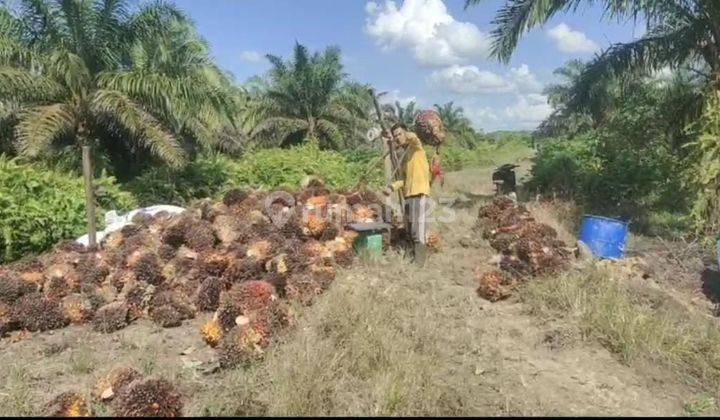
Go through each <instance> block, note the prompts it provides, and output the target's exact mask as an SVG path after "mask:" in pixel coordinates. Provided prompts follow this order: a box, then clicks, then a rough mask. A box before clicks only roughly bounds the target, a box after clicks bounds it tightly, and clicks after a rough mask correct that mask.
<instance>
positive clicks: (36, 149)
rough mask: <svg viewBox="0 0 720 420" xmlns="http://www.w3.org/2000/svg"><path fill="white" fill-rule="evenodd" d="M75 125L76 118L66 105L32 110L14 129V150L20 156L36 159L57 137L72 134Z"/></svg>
mask: <svg viewBox="0 0 720 420" xmlns="http://www.w3.org/2000/svg"><path fill="white" fill-rule="evenodd" d="M75 125H76V116H75V114H74V112H73V110H72V108H70V107H69V106H68V105H67V104H53V105H47V106H39V107H35V108H32V109H30V110H28V111H26V112H25V113H23V114H22V115H21V116H20V122H19V123H18V125H17V126H16V127H15V139H16V140H15V141H16V143H15V144H16V149H17V151H18V153H19V154H20V155H22V156H28V157H37V156H39V155H40V154H42V153H43V152H46V151H47V150H48V148H49V147H50V145H51V144H52V143H53V141H55V140H56V139H57V138H58V137H60V136H62V135H65V134H69V133H72V132H73V131H74V128H75Z"/></svg>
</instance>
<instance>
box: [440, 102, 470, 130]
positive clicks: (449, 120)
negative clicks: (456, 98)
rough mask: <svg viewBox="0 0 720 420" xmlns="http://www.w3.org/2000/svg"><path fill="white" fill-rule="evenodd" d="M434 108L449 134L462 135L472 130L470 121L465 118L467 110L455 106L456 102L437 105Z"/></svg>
mask: <svg viewBox="0 0 720 420" xmlns="http://www.w3.org/2000/svg"><path fill="white" fill-rule="evenodd" d="M434 107H435V110H436V111H437V112H438V114H440V118H441V119H442V121H443V124H444V125H445V129H446V130H447V131H448V132H449V133H455V134H460V133H463V132H465V131H467V130H468V129H471V126H470V120H469V119H468V118H467V117H466V116H465V110H464V109H463V108H462V107H459V106H455V103H454V102H452V101H451V102H448V103H445V104H443V105H439V104H435V105H434Z"/></svg>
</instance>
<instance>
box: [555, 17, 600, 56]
mask: <svg viewBox="0 0 720 420" xmlns="http://www.w3.org/2000/svg"><path fill="white" fill-rule="evenodd" d="M547 36H549V37H550V38H551V39H553V40H554V41H555V45H556V46H557V48H558V49H559V50H560V51H562V52H566V53H591V52H595V51H597V50H598V49H599V48H600V46H599V45H598V44H597V43H595V41H593V40H591V39H590V38H588V37H587V36H586V35H585V34H584V33H582V32H580V31H576V30H573V29H571V28H570V27H569V26H568V25H567V24H565V23H561V24H559V25H557V26H555V27H554V28H552V29H550V30H548V31H547Z"/></svg>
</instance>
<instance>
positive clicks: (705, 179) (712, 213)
mask: <svg viewBox="0 0 720 420" xmlns="http://www.w3.org/2000/svg"><path fill="white" fill-rule="evenodd" d="M693 129H696V130H697V131H698V132H699V133H700V134H699V137H698V140H697V142H695V143H693V144H692V146H694V148H695V149H696V153H697V154H698V155H699V156H698V157H697V163H696V164H695V165H694V166H692V167H691V168H690V169H689V170H688V172H687V177H688V179H689V180H690V182H692V183H693V184H694V187H695V189H696V191H697V193H696V198H695V201H694V202H693V206H692V212H691V216H692V219H693V225H694V226H695V229H696V230H697V231H698V232H701V233H707V234H712V233H717V232H718V231H720V191H719V189H720V93H715V94H714V95H712V96H711V97H710V99H709V100H708V104H707V106H706V107H705V112H704V114H703V116H702V118H701V119H700V120H699V121H698V123H697V124H696V125H695V126H694V127H693Z"/></svg>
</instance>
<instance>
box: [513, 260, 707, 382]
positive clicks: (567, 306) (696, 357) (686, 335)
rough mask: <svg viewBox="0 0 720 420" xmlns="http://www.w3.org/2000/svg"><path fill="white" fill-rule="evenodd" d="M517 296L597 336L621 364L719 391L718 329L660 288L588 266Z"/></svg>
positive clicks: (544, 313)
mask: <svg viewBox="0 0 720 420" xmlns="http://www.w3.org/2000/svg"><path fill="white" fill-rule="evenodd" d="M522 297H523V300H524V302H525V303H526V304H527V305H528V307H529V309H530V311H531V312H532V313H534V314H537V315H541V316H546V317H562V318H565V319H568V320H570V321H571V322H574V323H575V325H576V326H577V328H578V329H579V330H580V332H581V333H582V335H583V337H585V338H586V339H592V340H597V341H599V342H600V343H601V344H602V345H603V346H604V347H606V348H607V349H608V350H610V351H611V352H613V353H615V354H617V355H618V356H619V358H620V360H621V361H623V362H624V363H626V364H632V363H634V362H636V361H640V360H644V361H649V362H652V363H654V364H660V365H663V366H666V367H668V368H670V369H672V370H673V371H674V372H675V373H676V374H678V375H680V376H681V377H683V379H685V380H687V381H688V382H690V383H692V384H694V385H696V386H699V387H701V388H703V389H704V390H706V391H709V392H712V393H714V394H715V395H718V392H720V330H719V329H718V327H717V325H715V323H713V322H711V321H709V320H708V319H706V318H704V317H702V316H701V315H699V314H695V313H692V312H690V311H688V310H687V309H686V308H685V307H683V306H682V305H680V304H677V303H674V301H673V300H671V299H668V298H667V296H662V295H660V292H655V291H651V290H648V289H647V288H646V287H643V288H640V287H634V286H632V285H631V284H629V283H624V282H622V281H621V280H620V279H617V278H614V276H613V274H612V273H611V271H609V270H608V269H606V268H601V267H597V266H593V265H590V266H587V267H584V268H583V269H581V270H576V271H571V272H568V273H566V274H564V275H562V276H559V277H557V278H549V279H545V280H543V281H535V282H532V283H530V284H528V286H527V287H526V288H525V289H524V291H523V293H522Z"/></svg>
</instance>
